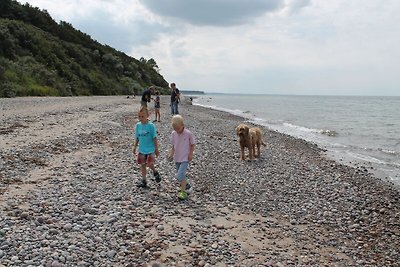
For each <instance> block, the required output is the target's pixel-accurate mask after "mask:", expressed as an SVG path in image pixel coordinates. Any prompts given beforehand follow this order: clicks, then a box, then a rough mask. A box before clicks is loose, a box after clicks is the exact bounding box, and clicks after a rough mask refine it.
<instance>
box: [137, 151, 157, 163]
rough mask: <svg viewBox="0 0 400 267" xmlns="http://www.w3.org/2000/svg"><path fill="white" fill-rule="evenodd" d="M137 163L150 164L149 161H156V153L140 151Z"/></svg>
mask: <svg viewBox="0 0 400 267" xmlns="http://www.w3.org/2000/svg"><path fill="white" fill-rule="evenodd" d="M137 163H138V164H140V165H142V164H146V163H147V164H148V163H154V153H153V154H142V153H139V154H138V157H137Z"/></svg>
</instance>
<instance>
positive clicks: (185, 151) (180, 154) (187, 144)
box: [168, 115, 196, 200]
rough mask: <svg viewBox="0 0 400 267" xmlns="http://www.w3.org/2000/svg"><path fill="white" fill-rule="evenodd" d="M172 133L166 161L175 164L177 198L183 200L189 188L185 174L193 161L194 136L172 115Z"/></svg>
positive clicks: (179, 119) (180, 120) (179, 116)
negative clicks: (178, 186)
mask: <svg viewBox="0 0 400 267" xmlns="http://www.w3.org/2000/svg"><path fill="white" fill-rule="evenodd" d="M171 126H172V128H173V129H174V131H173V132H172V134H171V144H172V147H171V150H170V153H169V155H168V160H170V161H174V162H175V167H176V171H177V175H176V178H177V179H178V181H179V182H180V190H179V193H178V198H179V199H181V200H184V199H186V198H187V197H188V194H187V190H189V189H190V188H191V185H190V183H188V181H187V177H186V172H187V169H188V167H189V163H190V162H191V161H192V159H193V152H194V149H195V146H196V141H195V139H194V135H193V134H192V133H191V132H190V131H189V130H188V129H186V128H185V125H184V123H183V118H182V116H181V115H174V116H173V117H172V120H171Z"/></svg>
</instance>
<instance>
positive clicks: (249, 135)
mask: <svg viewBox="0 0 400 267" xmlns="http://www.w3.org/2000/svg"><path fill="white" fill-rule="evenodd" d="M236 134H237V136H238V137H239V144H240V159H241V160H244V159H245V158H246V156H245V152H244V150H245V148H247V149H248V150H249V159H250V160H252V159H254V157H260V146H261V145H263V146H265V144H264V142H263V140H262V132H261V129H260V128H258V127H253V128H250V127H249V126H247V125H246V124H243V123H242V124H239V125H238V126H237V127H236ZM256 146H257V153H256Z"/></svg>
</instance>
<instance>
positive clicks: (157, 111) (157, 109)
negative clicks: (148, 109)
mask: <svg viewBox="0 0 400 267" xmlns="http://www.w3.org/2000/svg"><path fill="white" fill-rule="evenodd" d="M160 108H161V105H160V92H159V91H156V97H155V98H154V115H155V116H156V117H155V119H154V121H158V122H160V120H161V116H160Z"/></svg>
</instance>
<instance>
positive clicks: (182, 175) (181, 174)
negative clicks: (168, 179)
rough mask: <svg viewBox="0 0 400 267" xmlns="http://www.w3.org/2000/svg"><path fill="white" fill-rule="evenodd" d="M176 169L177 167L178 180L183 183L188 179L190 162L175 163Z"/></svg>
mask: <svg viewBox="0 0 400 267" xmlns="http://www.w3.org/2000/svg"><path fill="white" fill-rule="evenodd" d="M175 167H176V171H177V174H176V179H178V181H180V182H182V181H183V180H185V179H186V171H187V169H188V167H189V161H184V162H175Z"/></svg>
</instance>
